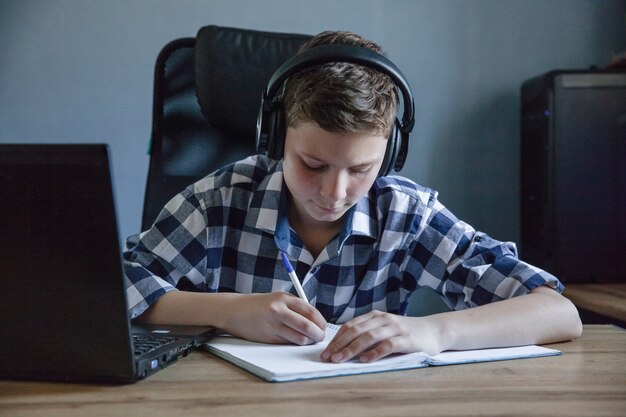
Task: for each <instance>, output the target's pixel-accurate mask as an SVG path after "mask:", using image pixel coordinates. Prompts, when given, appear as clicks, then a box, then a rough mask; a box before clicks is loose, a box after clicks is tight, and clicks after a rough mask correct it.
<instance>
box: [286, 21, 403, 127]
mask: <svg viewBox="0 0 626 417" xmlns="http://www.w3.org/2000/svg"><path fill="white" fill-rule="evenodd" d="M331 44H347V45H354V46H360V47H365V48H368V49H371V50H372V51H374V52H377V53H379V54H382V48H381V47H380V46H378V45H377V44H375V43H374V42H371V41H368V40H366V39H364V38H362V37H360V36H359V35H356V34H354V33H351V32H330V31H328V32H322V33H320V34H319V35H317V36H315V37H314V38H312V39H311V40H310V41H309V42H307V43H306V44H305V45H303V46H302V48H300V52H303V51H306V50H309V49H312V48H315V47H316V46H320V45H331ZM397 99H398V96H397V93H396V86H395V84H394V82H393V81H392V80H391V78H390V77H389V76H388V75H386V74H383V73H381V72H378V71H377V70H375V69H372V68H368V67H365V66H362V65H358V64H351V63H346V62H332V63H328V64H322V65H318V66H315V67H312V68H307V69H305V70H303V71H300V72H298V73H296V74H294V75H292V76H291V77H290V78H289V80H287V83H286V85H285V93H284V112H285V123H286V125H287V126H288V127H292V128H295V127H298V125H299V124H300V123H303V122H315V123H317V124H318V125H319V127H321V128H322V129H324V130H327V131H329V132H336V133H363V132H377V133H380V134H382V135H384V136H385V137H387V136H388V135H389V133H390V131H391V128H392V127H393V123H394V120H395V117H396V105H397V104H396V102H397Z"/></svg>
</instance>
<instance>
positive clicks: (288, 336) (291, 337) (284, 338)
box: [276, 325, 315, 346]
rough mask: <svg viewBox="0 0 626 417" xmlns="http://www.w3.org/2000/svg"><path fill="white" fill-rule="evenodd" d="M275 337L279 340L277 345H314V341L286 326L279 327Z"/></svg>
mask: <svg viewBox="0 0 626 417" xmlns="http://www.w3.org/2000/svg"><path fill="white" fill-rule="evenodd" d="M276 336H277V337H278V338H279V340H280V341H279V342H278V343H291V344H294V345H299V346H304V345H310V344H312V343H315V340H313V339H311V338H309V337H307V336H305V335H304V334H302V333H301V332H299V331H297V330H294V329H292V328H291V327H289V326H286V325H283V326H281V328H280V330H279V332H278V334H277V335H276Z"/></svg>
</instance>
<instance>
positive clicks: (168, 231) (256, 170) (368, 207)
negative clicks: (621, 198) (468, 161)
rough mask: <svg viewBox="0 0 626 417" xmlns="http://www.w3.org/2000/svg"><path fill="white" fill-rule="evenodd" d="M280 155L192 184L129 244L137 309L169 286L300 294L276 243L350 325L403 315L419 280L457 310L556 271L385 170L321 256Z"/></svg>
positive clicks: (321, 300)
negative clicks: (311, 244) (307, 243)
mask: <svg viewBox="0 0 626 417" xmlns="http://www.w3.org/2000/svg"><path fill="white" fill-rule="evenodd" d="M286 200H287V197H286V189H285V185H284V182H283V171H282V162H280V161H279V162H276V161H272V160H270V159H268V158H266V157H264V156H253V157H250V158H247V159H245V160H243V161H240V162H237V163H235V164H232V165H229V166H227V167H224V168H223V169H221V170H219V171H217V172H216V173H213V174H211V175H209V176H207V177H206V178H204V179H202V180H200V181H198V182H197V183H195V184H193V185H191V186H190V187H188V188H187V189H186V190H185V191H183V192H182V193H181V194H179V195H177V196H176V197H174V198H173V199H172V200H171V201H170V202H169V203H168V204H167V205H166V206H165V208H164V209H163V211H162V212H161V213H160V215H159V217H158V218H157V220H156V222H155V224H154V225H153V226H152V227H151V228H150V229H149V230H147V231H145V232H143V233H141V234H140V235H134V236H131V237H130V238H129V239H128V241H127V247H126V250H125V252H124V262H125V272H126V277H127V297H128V302H129V307H130V315H131V317H136V316H138V315H140V314H141V313H142V312H143V311H145V310H146V309H147V308H148V307H149V306H150V305H151V304H152V303H154V302H155V301H156V300H157V299H158V298H159V297H160V296H161V295H163V294H165V293H166V292H167V291H172V290H175V289H176V288H177V287H178V288H179V289H187V290H189V289H193V290H195V291H205V292H237V293H256V292H270V291H285V292H291V293H294V294H295V289H294V287H293V284H292V283H291V281H290V279H289V276H288V275H287V271H286V269H285V266H284V264H283V263H282V260H281V257H280V251H284V252H285V253H286V254H287V256H288V257H289V259H290V260H291V261H292V262H291V263H292V265H293V266H294V269H295V271H296V273H297V275H298V277H299V278H300V279H301V281H302V286H303V288H304V291H305V293H306V295H307V298H308V299H309V301H310V302H311V303H312V304H313V305H314V306H316V308H317V309H318V310H319V311H320V312H321V313H322V315H323V316H324V317H325V318H326V320H328V321H330V322H335V323H343V322H346V321H347V320H350V319H352V318H353V317H356V316H359V315H361V314H364V313H366V312H368V311H371V310H373V309H376V310H381V311H388V312H391V313H396V314H405V312H406V309H407V299H408V297H409V296H410V295H411V293H412V292H413V291H414V290H415V289H416V288H418V287H420V286H427V287H431V288H432V289H434V290H435V291H436V292H438V293H439V294H441V296H442V298H443V300H444V301H445V302H446V304H447V305H448V306H450V307H451V308H453V309H463V308H467V307H472V306H477V305H481V304H486V303H490V302H494V301H498V300H503V299H507V298H511V297H514V296H518V295H522V294H525V293H527V292H528V291H530V290H531V289H533V288H535V287H538V286H541V285H546V284H547V285H549V286H551V287H552V288H555V289H556V290H558V291H562V289H563V286H562V284H561V283H560V282H559V281H558V280H557V279H556V278H555V277H554V276H552V275H550V274H548V273H546V272H544V271H542V270H540V269H538V268H535V267H533V266H531V265H529V264H527V263H524V262H522V261H520V260H519V259H518V258H517V254H516V248H515V245H514V244H513V243H504V242H499V241H496V240H494V239H492V238H490V237H489V236H487V235H485V234H484V233H480V232H477V231H475V230H474V229H473V228H472V227H471V226H469V225H468V224H466V223H464V222H462V221H460V220H458V219H457V218H456V217H455V216H454V215H453V214H452V213H450V212H449V211H448V210H447V209H446V208H445V207H444V206H443V205H442V204H441V203H440V202H439V201H438V200H437V193H436V192H434V191H432V190H429V189H426V188H423V187H421V186H419V185H417V184H415V183H413V182H412V181H410V180H408V179H406V178H402V177H398V176H388V177H382V178H378V179H377V180H376V182H375V183H374V185H373V186H372V188H371V190H370V191H369V193H368V194H367V195H366V196H365V197H363V198H362V199H361V200H360V201H358V202H357V204H356V205H355V206H354V207H352V208H351V209H350V210H349V211H348V213H347V214H346V221H345V224H344V227H343V229H342V231H341V232H340V233H339V234H338V235H337V236H336V237H335V238H334V239H333V240H332V241H330V242H329V243H328V245H327V246H326V248H325V249H324V250H323V251H322V252H321V253H320V254H319V256H318V257H317V259H314V258H313V257H312V255H311V254H310V253H309V252H308V251H307V250H306V249H305V248H304V245H303V242H302V241H301V240H300V238H299V237H298V236H297V234H296V233H295V232H294V231H292V230H291V229H290V227H289V224H288V220H287V208H286V205H287V202H286Z"/></svg>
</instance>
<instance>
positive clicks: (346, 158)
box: [283, 122, 387, 227]
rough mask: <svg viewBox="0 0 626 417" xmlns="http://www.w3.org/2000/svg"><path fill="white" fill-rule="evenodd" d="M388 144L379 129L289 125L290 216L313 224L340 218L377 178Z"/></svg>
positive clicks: (286, 170)
mask: <svg viewBox="0 0 626 417" xmlns="http://www.w3.org/2000/svg"><path fill="white" fill-rule="evenodd" d="M386 147H387V138H386V137H384V136H383V135H382V134H380V133H349V134H345V133H333V132H328V131H326V130H324V129H322V128H320V127H319V126H318V125H317V124H316V123H313V122H306V123H301V124H300V125H299V126H298V127H297V128H288V129H287V134H286V138H285V151H284V162H283V171H284V178H285V183H286V184H287V188H288V189H289V191H290V193H291V205H290V207H289V214H290V216H291V215H295V218H296V219H298V221H299V222H300V224H301V225H306V226H312V227H316V226H319V227H328V226H331V225H333V224H336V223H337V222H339V221H341V218H342V216H343V215H344V214H345V213H346V211H347V210H348V209H349V208H350V207H352V206H353V205H354V204H355V203H356V202H357V201H358V200H359V199H361V197H363V196H364V195H365V194H366V193H367V192H368V190H369V189H370V187H371V186H372V184H373V183H374V181H375V180H376V176H377V174H378V171H379V169H380V166H381V164H382V161H383V158H384V156H385V149H386ZM293 210H295V212H294V211H293Z"/></svg>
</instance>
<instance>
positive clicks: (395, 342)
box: [359, 336, 406, 363]
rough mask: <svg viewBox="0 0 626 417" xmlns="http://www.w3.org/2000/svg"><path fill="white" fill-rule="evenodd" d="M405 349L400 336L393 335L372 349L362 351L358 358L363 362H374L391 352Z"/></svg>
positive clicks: (402, 351) (400, 351) (401, 351)
mask: <svg viewBox="0 0 626 417" xmlns="http://www.w3.org/2000/svg"><path fill="white" fill-rule="evenodd" d="M405 351H406V349H405V347H404V343H403V341H402V338H401V337H399V336H395V337H391V338H389V339H385V340H383V341H382V342H380V343H378V344H377V345H376V346H374V347H373V348H372V349H370V350H367V351H365V352H363V353H362V354H361V355H359V360H360V361H361V362H363V363H368V362H374V361H377V360H379V359H382V358H384V357H386V356H389V355H391V354H393V353H404V352H405Z"/></svg>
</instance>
